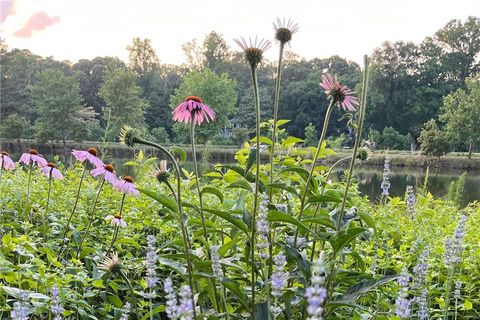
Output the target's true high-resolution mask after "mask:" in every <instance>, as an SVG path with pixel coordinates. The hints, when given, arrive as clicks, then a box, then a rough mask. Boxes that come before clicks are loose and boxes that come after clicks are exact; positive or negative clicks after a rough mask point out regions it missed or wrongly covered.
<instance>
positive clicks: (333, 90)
mask: <svg viewBox="0 0 480 320" xmlns="http://www.w3.org/2000/svg"><path fill="white" fill-rule="evenodd" d="M320 87H322V88H323V89H324V90H325V94H326V95H327V98H328V100H330V104H329V105H328V108H327V112H326V114H325V118H324V121H323V128H322V133H321V135H320V139H319V140H318V146H317V150H316V152H315V155H314V157H313V162H312V164H311V166H310V171H309V173H308V178H307V182H306V184H305V189H304V191H303V194H302V198H301V204H300V213H299V214H298V219H299V220H301V219H302V217H303V212H304V210H305V201H306V199H307V195H308V191H309V188H310V182H312V178H313V173H314V171H315V164H316V163H317V160H318V157H319V155H320V152H321V150H322V149H323V148H324V147H325V146H326V143H325V135H326V134H327V128H328V122H329V120H330V116H331V114H332V111H333V107H334V106H335V105H337V104H338V106H339V107H340V108H341V109H344V110H345V111H352V112H354V111H355V110H356V106H358V102H357V98H356V97H355V96H353V94H354V92H352V90H350V89H349V88H348V87H347V86H344V85H341V84H340V83H339V82H338V81H337V79H335V78H334V77H332V76H331V75H330V74H326V75H324V76H322V82H321V83H320ZM297 239H298V228H297V230H296V231H295V238H294V241H293V243H294V247H295V246H296V245H297Z"/></svg>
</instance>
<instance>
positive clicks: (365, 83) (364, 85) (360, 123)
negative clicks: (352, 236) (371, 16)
mask: <svg viewBox="0 0 480 320" xmlns="http://www.w3.org/2000/svg"><path fill="white" fill-rule="evenodd" d="M364 63H365V70H364V72H363V81H362V96H361V98H360V110H359V113H360V115H359V117H358V125H357V132H356V137H355V145H354V147H353V155H352V159H351V160H350V168H349V169H348V176H347V183H346V185H345V191H344V193H343V199H342V206H341V207H340V213H339V214H338V217H337V222H336V227H337V230H339V229H340V227H341V223H342V219H343V215H344V211H345V205H346V203H347V194H348V189H349V188H350V184H351V182H352V175H353V168H354V166H355V160H356V159H357V152H358V148H359V146H360V143H361V142H362V129H363V120H364V118H365V109H366V102H367V90H368V58H367V56H365V57H364Z"/></svg>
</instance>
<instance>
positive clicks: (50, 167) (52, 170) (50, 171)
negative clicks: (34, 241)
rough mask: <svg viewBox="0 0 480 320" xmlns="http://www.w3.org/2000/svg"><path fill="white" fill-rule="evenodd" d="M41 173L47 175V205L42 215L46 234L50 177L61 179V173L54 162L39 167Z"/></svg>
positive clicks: (50, 185)
mask: <svg viewBox="0 0 480 320" xmlns="http://www.w3.org/2000/svg"><path fill="white" fill-rule="evenodd" d="M40 171H41V172H42V174H43V175H44V176H46V177H48V195H47V205H46V207H45V215H44V217H43V229H44V230H45V234H47V232H46V230H47V224H46V221H47V220H48V207H49V204H50V194H51V192H52V178H55V179H59V180H61V179H63V176H62V174H61V173H60V171H59V170H58V169H57V166H56V165H55V164H54V163H51V162H49V163H48V164H47V165H46V166H45V167H43V168H40Z"/></svg>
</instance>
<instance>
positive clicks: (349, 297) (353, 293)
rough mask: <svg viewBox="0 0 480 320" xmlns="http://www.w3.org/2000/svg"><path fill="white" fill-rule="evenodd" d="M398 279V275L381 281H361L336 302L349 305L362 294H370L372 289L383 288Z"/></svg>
mask: <svg viewBox="0 0 480 320" xmlns="http://www.w3.org/2000/svg"><path fill="white" fill-rule="evenodd" d="M396 278H398V275H388V276H385V277H382V278H380V279H375V280H367V281H361V282H359V283H356V284H354V285H353V286H351V287H350V288H348V289H347V291H346V292H345V294H344V295H342V296H340V297H339V298H338V299H336V300H334V302H335V303H349V302H353V301H354V300H356V299H357V298H358V297H360V296H361V295H362V294H365V293H367V292H369V291H370V290H372V289H375V288H377V287H380V286H383V285H384V284H385V283H387V282H389V281H392V280H394V279H396Z"/></svg>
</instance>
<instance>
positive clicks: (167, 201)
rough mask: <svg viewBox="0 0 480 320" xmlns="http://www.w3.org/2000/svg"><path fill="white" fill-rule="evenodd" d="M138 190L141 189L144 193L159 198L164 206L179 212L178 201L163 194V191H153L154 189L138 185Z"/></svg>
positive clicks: (155, 198)
mask: <svg viewBox="0 0 480 320" xmlns="http://www.w3.org/2000/svg"><path fill="white" fill-rule="evenodd" d="M137 190H138V191H140V192H141V193H143V194H144V195H146V196H149V197H150V198H152V199H154V200H157V201H158V202H160V203H161V204H162V205H163V206H165V207H166V208H168V209H170V210H171V211H173V212H176V213H178V204H177V201H176V200H174V199H172V198H170V197H169V196H166V195H164V194H161V193H157V192H155V191H152V190H148V189H143V188H138V187H137Z"/></svg>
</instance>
